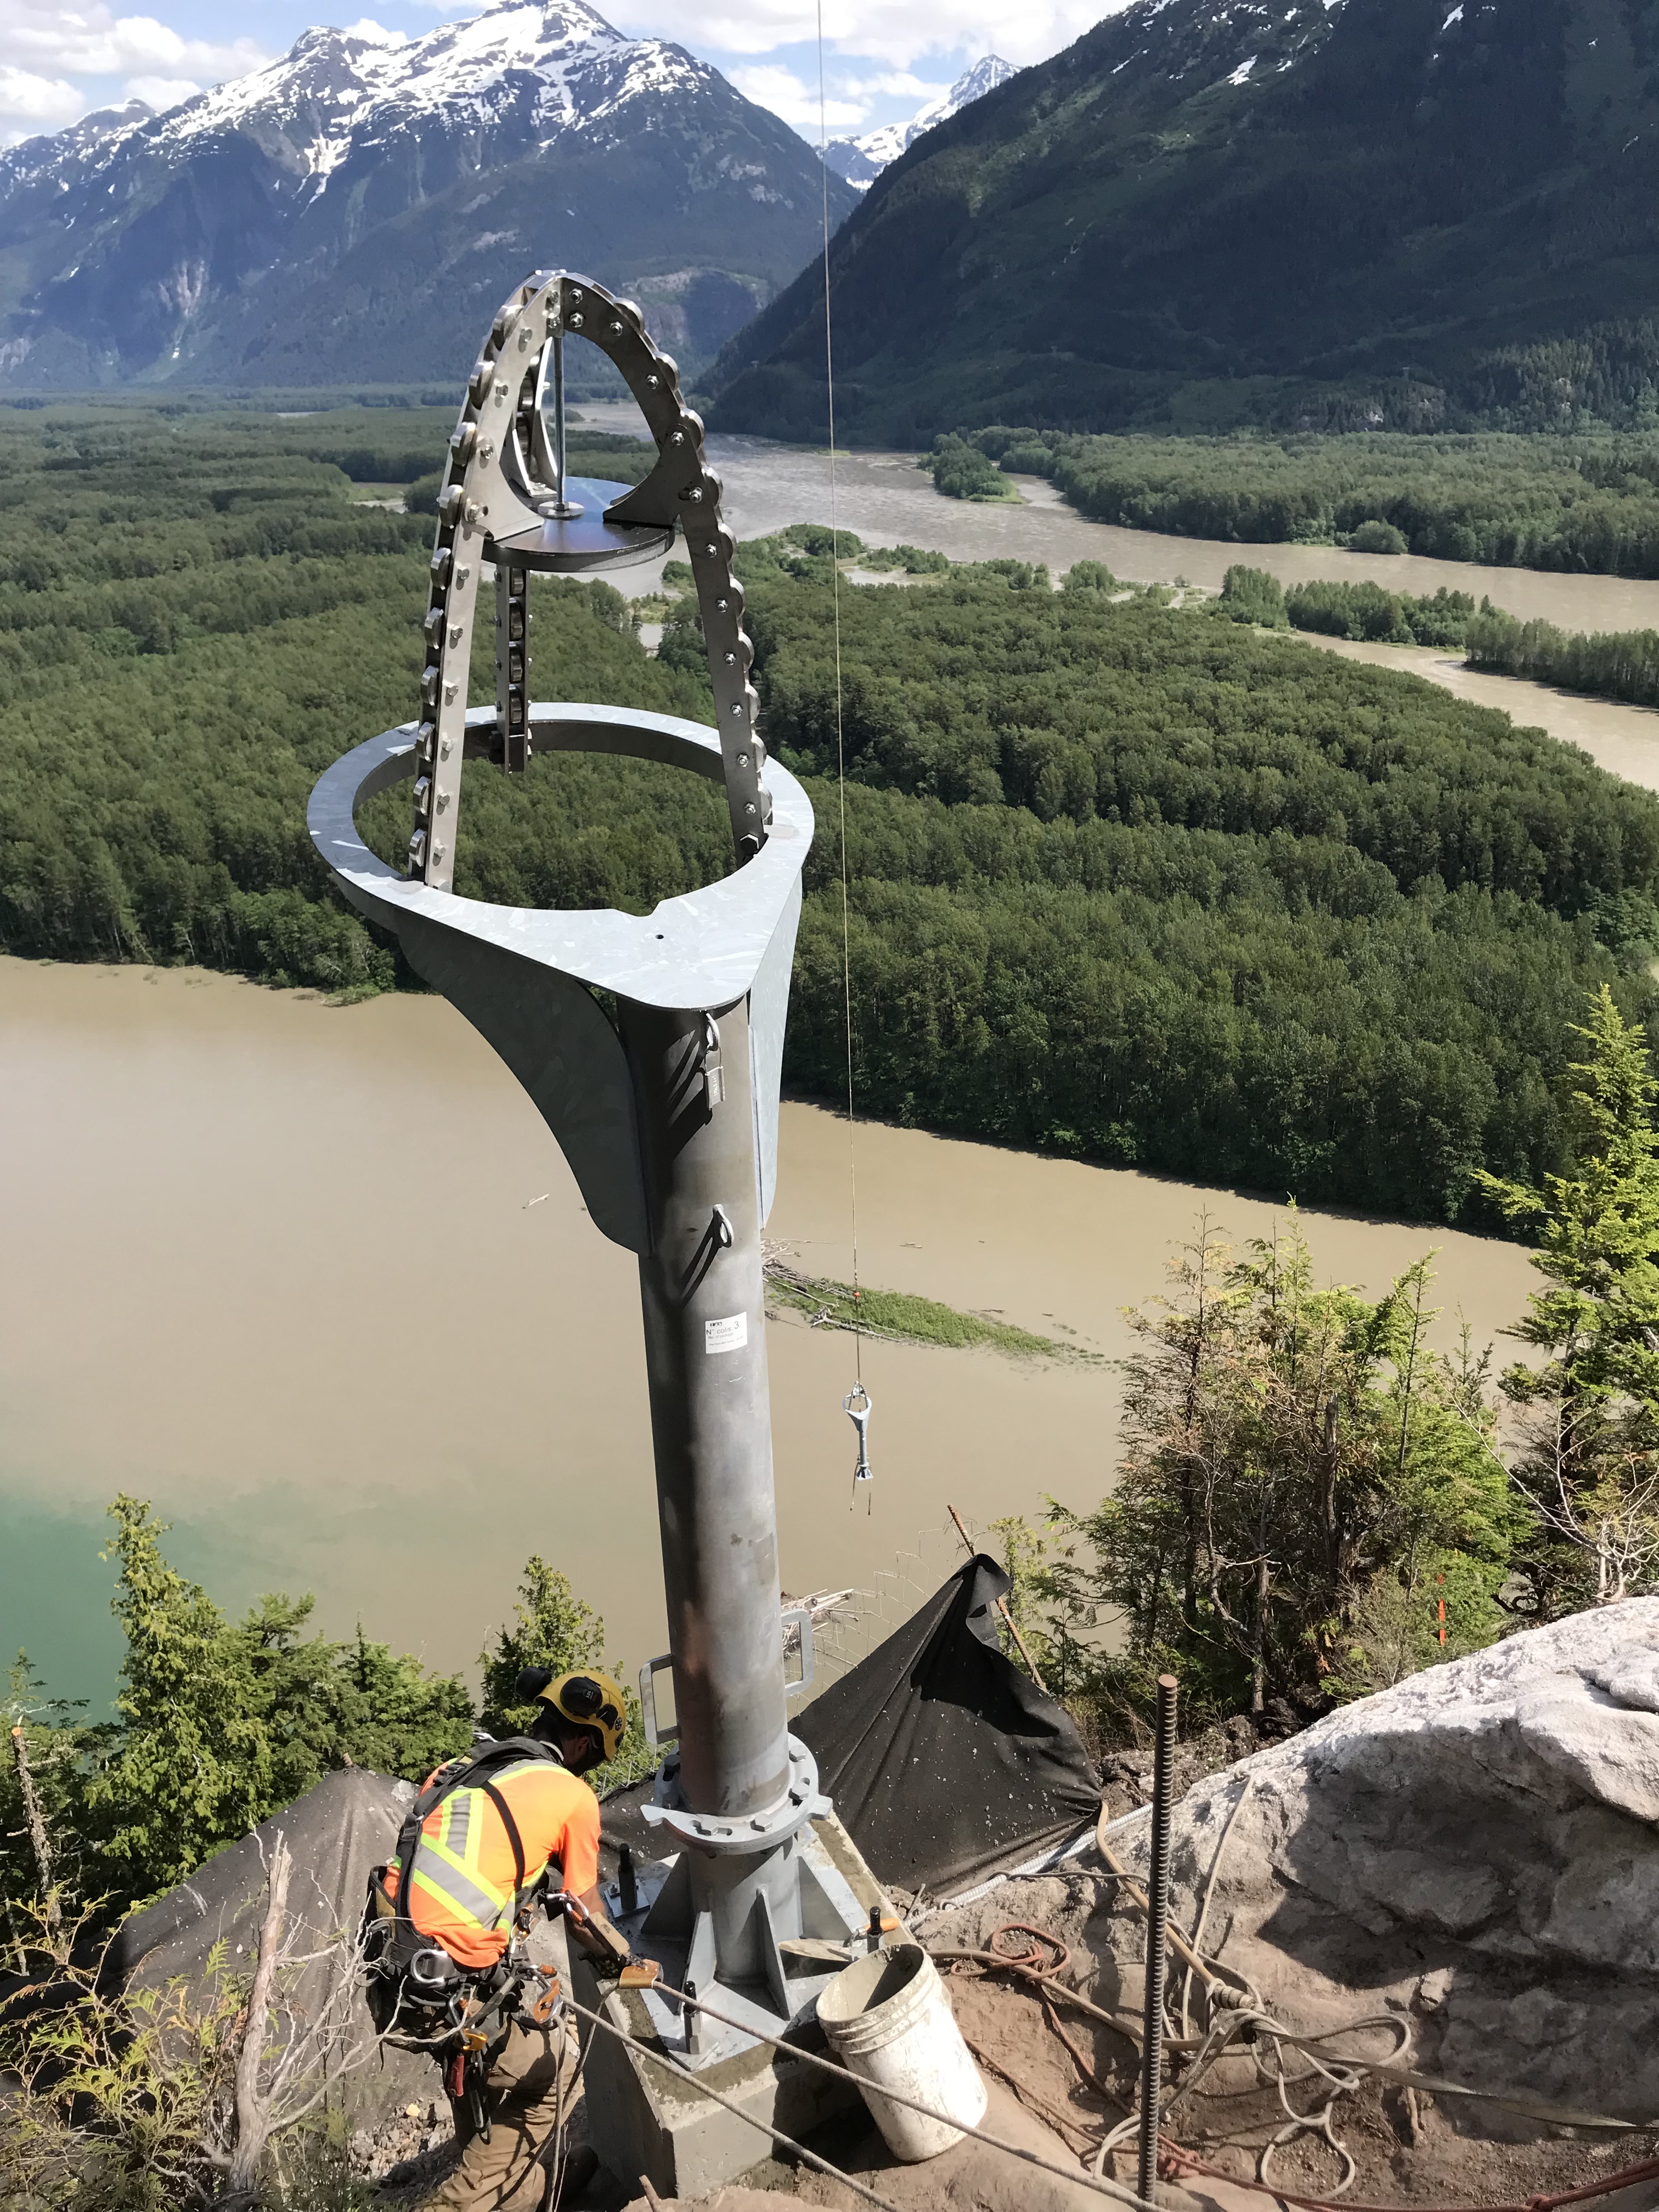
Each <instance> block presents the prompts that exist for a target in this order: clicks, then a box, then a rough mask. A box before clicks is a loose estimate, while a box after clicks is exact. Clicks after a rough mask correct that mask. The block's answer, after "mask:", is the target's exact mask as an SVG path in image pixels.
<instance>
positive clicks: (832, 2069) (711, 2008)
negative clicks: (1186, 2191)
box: [568, 1981, 1158, 2212]
mask: <svg viewBox="0 0 1659 2212" xmlns="http://www.w3.org/2000/svg"><path fill="white" fill-rule="evenodd" d="M656 1988H657V1990H658V1993H659V1995H660V1996H665V1997H673V1998H675V1999H676V2000H677V2001H678V2002H679V2003H680V2004H682V2005H690V2007H691V2008H692V2009H693V2010H694V2011H696V2012H700V2013H703V2014H705V2015H707V2016H708V2019H710V2020H717V2021H720V2024H721V2026H722V2027H734V2028H736V2029H737V2031H738V2033H739V2034H740V2035H746V2036H748V2037H749V2038H750V2039H751V2040H752V2041H753V2042H756V2043H763V2044H766V2045H768V2046H769V2048H770V2049H772V2050H774V2051H781V2052H782V2053H783V2055H784V2057H786V2058H789V2059H793V2060H796V2061H798V2062H799V2063H800V2064H801V2065H803V2066H811V2067H815V2068H816V2069H817V2071H818V2072H819V2073H820V2074H833V2075H835V2076H836V2079H837V2080H838V2081H843V2082H846V2083H848V2084H850V2085H851V2086H852V2087H854V2088H859V2087H860V2084H859V2077H858V2075H856V2074H854V2073H853V2072H852V2071H851V2069H849V2068H848V2067H846V2066H843V2065H841V2064H840V2063H837V2061H836V2060H835V2059H833V2058H823V2057H820V2056H819V2055H818V2053H817V2051H808V2050H805V2048H804V2047H803V2046H802V2045H800V2044H799V2043H788V2042H786V2041H785V2040H784V2039H783V2038H782V2037H781V2036H777V2035H767V2034H765V2033H763V2031H762V2030H761V2029H760V2028H757V2027H751V2026H750V2023H749V2022H748V2021H742V2020H733V2019H732V2015H731V2014H730V2013H724V2012H721V2011H720V2009H719V2008H718V2007H717V2006H715V2005H711V2004H710V2003H709V2002H708V1999H707V1998H706V1997H698V1996H690V1995H689V1994H688V1992H687V1991H686V1990H677V1989H676V1988H675V1987H674V1985H673V1984H672V1983H671V1982H668V1981H659V1982H658V1983H657V1984H656ZM568 2002H569V2003H570V2005H571V2007H572V2008H573V2010H574V2011H576V2012H579V2013H580V2014H581V2016H582V2018H583V2019H584V2020H591V2021H593V2022H594V2023H595V2025H596V2026H597V2027H603V2028H604V2029H605V2031H606V2033H609V2034H611V2035H615V2036H620V2037H621V2038H622V2039H623V2041H624V2042H634V2043H636V2044H637V2045H638V2047H639V2049H640V2050H641V2051H644V2052H645V2053H646V2054H647V2056H648V2057H652V2058H654V2059H655V2060H656V2062H657V2063H658V2064H659V2066H666V2067H667V2068H668V2069H670V2070H671V2072H672V2073H674V2074H676V2075H678V2077H679V2079H680V2080H681V2081H686V2082H690V2083H691V2084H693V2085H694V2086H695V2087H696V2088H698V2089H701V2090H702V2092H703V2093H704V2094H705V2095H706V2096H712V2097H714V2098H716V2100H718V2101H719V2102H720V2103H722V2104H723V2103H724V2102H725V2101H726V2100H725V2099H724V2098H721V2097H720V2093H719V2092H718V2090H714V2089H711V2088H710V2087H709V2086H708V2083H707V2082H706V2081H702V2079H701V2078H700V2077H699V2076H698V2075H696V2074H694V2073H693V2072H692V2071H691V2069H690V2067H688V2066H686V2065H685V2064H684V2063H682V2062H681V2061H680V2060H678V2059H677V2058H674V2057H671V2056H670V2055H669V2054H668V2053H667V2052H665V2051H657V2050H655V2049H653V2046H652V2045H649V2044H647V2043H646V2042H643V2041H642V2040H641V2039H639V2038H638V2037H635V2036H630V2035H629V2033H628V2031H627V2030H626V2029H625V2028H620V2027H617V2025H616V2023H615V2021H610V2020H605V2019H604V2018H602V2017H601V2015H599V2014H598V2013H592V2012H588V2011H586V2009H585V2008H583V2007H582V2006H580V2005H579V2004H578V2003H577V2002H576V2000H575V1999H574V1997H572V1998H570V1999H569V2000H568ZM860 2094H862V2091H861V2090H860ZM877 2094H878V2095H879V2096H881V2097H884V2098H885V2100H887V2102H888V2103H889V2104H890V2105H901V2106H903V2107H904V2109H905V2110H906V2111H907V2112H920V2113H921V2116H922V2118H924V2119H928V2120H938V2121H939V2122H940V2123H941V2124H942V2125H944V2126H945V2127H947V2128H955V2129H956V2130H957V2133H958V2134H960V2135H964V2136H972V2137H973V2139H974V2141H975V2142H981V2143H983V2144H984V2145H985V2146H986V2148H987V2149H989V2150H1000V2151H1002V2152H1005V2153H1006V2155H1007V2156H1008V2157H1010V2158H1013V2159H1018V2160H1019V2162H1020V2164H1021V2165H1022V2166H1035V2167H1036V2169H1037V2171H1038V2172H1041V2173H1051V2174H1053V2175H1054V2178H1055V2179H1056V2180H1060V2181H1069V2182H1071V2183H1073V2185H1075V2186H1076V2187H1077V2188H1079V2189H1086V2190H1087V2191H1089V2192H1090V2193H1091V2195H1092V2196H1096V2197H1110V2198H1111V2199H1112V2200H1113V2201H1114V2203H1118V2204H1123V2205H1127V2206H1128V2207H1130V2208H1131V2212H1158V2207H1157V2205H1156V2204H1153V2203H1150V2202H1149V2201H1148V2199H1147V2198H1146V2197H1137V2196H1136V2194H1135V2192H1134V2191H1133V2189H1131V2188H1129V2187H1128V2186H1127V2184H1125V2183H1123V2182H1121V2181H1112V2180H1109V2179H1107V2178H1106V2177H1105V2176H1103V2175H1098V2174H1092V2173H1091V2172H1089V2171H1088V2169H1087V2167H1086V2166H1061V2165H1060V2164H1058V2163H1057V2161H1056V2160H1054V2159H1052V2158H1044V2157H1043V2156H1042V2153H1041V2152H1040V2151H1035V2150H1029V2149H1027V2148H1024V2146H1023V2145H1021V2144H1019V2143H1011V2142H1007V2141H1006V2139H1005V2138H1004V2137H1003V2136H994V2135H992V2134H991V2132H990V2131H989V2130H988V2129H987V2127H986V2125H985V2124H984V2122H983V2121H982V2120H981V2122H979V2124H977V2125H974V2124H969V2123H965V2122H963V2121H962V2120H959V2119H957V2118H955V2116H954V2115H953V2114H951V2113H950V2112H941V2111H940V2110H939V2106H937V2105H924V2104H923V2103H922V2102H921V2100H920V2099H919V2098H915V2097H907V2096H906V2095H905V2094H904V2093H903V2092H902V2090H899V2089H895V2088H892V2087H889V2086H886V2085H884V2086H883V2087H881V2088H880V2089H879V2090H878V2091H877ZM737 2109H738V2107H736V2106H734V2107H733V2110H737ZM744 2117H745V2118H748V2117H749V2116H748V2115H747V2114H745V2115H744ZM750 2124H751V2125H754V2126H757V2127H761V2128H764V2127H765V2126H766V2123H765V2121H763V2120H758V2121H757V2120H751V2123H750ZM781 2140H783V2141H787V2137H783V2138H781ZM807 2155H808V2156H809V2157H811V2158H812V2159H813V2160H814V2162H815V2163H817V2164H818V2165H820V2166H822V2164H823V2160H818V2159H817V2154H816V2153H812V2152H809V2153H808V2154H807ZM829 2170H830V2171H831V2172H834V2171H835V2169H834V2168H833V2167H832V2168H830V2169H829ZM840 2179H842V2180H843V2181H848V2182H850V2183H851V2185H852V2186H853V2187H854V2188H857V2187H858V2186H859V2184H858V2183H857V2182H854V2181H853V2180H852V2177H851V2176H850V2175H849V2174H842V2175H841V2176H840Z"/></svg>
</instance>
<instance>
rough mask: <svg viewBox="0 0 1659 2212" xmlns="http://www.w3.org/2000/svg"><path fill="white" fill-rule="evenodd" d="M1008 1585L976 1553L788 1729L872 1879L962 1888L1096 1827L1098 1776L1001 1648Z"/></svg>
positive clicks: (913, 1886) (1055, 1711)
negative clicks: (813, 1764) (999, 1608)
mask: <svg viewBox="0 0 1659 2212" xmlns="http://www.w3.org/2000/svg"><path fill="white" fill-rule="evenodd" d="M1009 1586H1010V1585H1009V1580H1008V1577H1007V1576H1006V1574H1005V1573H1004V1572H1003V1571H1002V1569H1001V1568H1000V1566H998V1565H997V1564H996V1562H995V1560H994V1559H987V1557H986V1556H985V1554H984V1553H982V1552H981V1553H977V1554H976V1555H975V1557H974V1558H973V1559H970V1560H969V1561H968V1562H967V1564H966V1565H964V1566H963V1568H962V1569H961V1571H959V1572H958V1573H957V1574H955V1575H953V1576H952V1577H951V1579H950V1581H949V1582H947V1583H945V1585H944V1587H943V1588H942V1589H939V1591H938V1592H936V1594H935V1595H933V1597H932V1598H931V1599H930V1600H929V1601H928V1602H927V1604H926V1605H924V1606H923V1607H921V1611H920V1612H919V1613H915V1615H913V1617H912V1618H911V1619H910V1620H907V1621H906V1622H905V1624H904V1626H902V1628H900V1629H898V1630H897V1631H896V1632H895V1633H894V1634H893V1635H891V1636H890V1637H889V1638H887V1640H886V1642H885V1643H884V1644H879V1645H878V1647H877V1648H876V1650H873V1651H872V1652H871V1654H870V1655H869V1656H868V1657H867V1658H866V1659H864V1660H861V1661H860V1663H859V1664H858V1665H857V1666H856V1667H854V1668H853V1669H852V1670H851V1672H850V1673H848V1674H844V1675H843V1676H842V1679H841V1680H840V1681H838V1682H836V1683H834V1684H833V1685H832V1686H830V1687H829V1689H827V1690H825V1691H824V1692H823V1694H822V1696H820V1697H817V1698H816V1699H813V1701H812V1703H811V1705H808V1706H807V1708H806V1709H805V1711H804V1712H803V1713H802V1714H801V1715H800V1716H799V1719H798V1721H797V1722H796V1723H795V1733H796V1734H797V1735H799V1737H800V1738H801V1739H802V1741H804V1742H805V1744H806V1745H807V1747H808V1748H809V1749H810V1750H811V1752H812V1753H813V1755H814V1757H815V1758H816V1759H817V1762H818V1786H819V1788H820V1789H821V1790H823V1792H824V1794H825V1796H829V1797H832V1798H833V1799H834V1800H835V1804H836V1812H837V1814H839V1815H840V1817H841V1820H842V1823H843V1825H844V1826H846V1827H847V1828H848V1831H849V1832H851V1834H852V1837H853V1839H854V1842H855V1843H856V1844H857V1845H858V1847H859V1849H860V1851H861V1852H862V1853H863V1854H864V1856H865V1857H866V1859H867V1860H868V1862H869V1863H870V1867H871V1869H872V1872H873V1873H874V1874H875V1875H877V1876H878V1879H879V1880H881V1881H891V1882H896V1883H900V1884H902V1886H903V1887H905V1888H907V1889H910V1890H918V1889H921V1888H922V1887H927V1888H928V1889H930V1890H933V1891H934V1892H936V1893H937V1892H939V1891H944V1890H949V1889H961V1888H964V1887H967V1886H968V1885H969V1883H970V1882H972V1881H974V1880H975V1877H982V1876H984V1875H990V1874H993V1873H994V1872H996V1871H997V1870H998V1869H1000V1868H1003V1867H1006V1866H1010V1865H1014V1864H1018V1863H1019V1862H1020V1861H1022V1860H1024V1859H1029V1858H1030V1857H1033V1856H1035V1855H1036V1853H1037V1852H1039V1851H1041V1850H1043V1849H1044V1848H1045V1847H1046V1846H1048V1845H1049V1844H1058V1843H1062V1842H1064V1841H1066V1839H1067V1838H1070V1837H1072V1836H1074V1835H1076V1834H1077V1833H1078V1832H1079V1830H1080V1829H1082V1828H1085V1827H1092V1826H1093V1825H1094V1822H1095V1818H1096V1815H1097V1813H1098V1811H1099V1808H1100V1782H1099V1778H1098V1777H1097V1774H1096V1772H1095V1770H1094V1768H1093V1766H1092V1765H1091V1763H1090V1759H1089V1756H1088V1753H1086V1752H1085V1750H1084V1748H1083V1744H1082V1741H1081V1739H1080V1738H1079V1735H1078V1732H1077V1730H1076V1729H1075V1728H1074V1727H1073V1724H1072V1722H1071V1720H1070V1718H1069V1717H1068V1716H1067V1715H1066V1713H1065V1712H1064V1711H1062V1710H1061V1708H1060V1706H1059V1705H1056V1704H1055V1703H1054V1699H1052V1698H1050V1697H1048V1696H1046V1695H1045V1694H1044V1692H1042V1691H1041V1690H1039V1689H1038V1687H1037V1686H1036V1683H1035V1682H1034V1681H1033V1680H1031V1678H1030V1675H1029V1674H1025V1673H1024V1671H1023V1670H1022V1669H1021V1668H1018V1667H1017V1666H1015V1665H1014V1664H1013V1662H1012V1661H1011V1660H1009V1659H1008V1658H1006V1656H1004V1653H1003V1650H1002V1648H1001V1644H1000V1639H999V1637H998V1632H997V1624H998V1615H997V1612H996V1601H997V1599H998V1598H999V1597H1000V1596H1002V1595H1004V1594H1005V1593H1006V1590H1007V1589H1008V1588H1009Z"/></svg>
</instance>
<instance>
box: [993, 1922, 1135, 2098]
mask: <svg viewBox="0 0 1659 2212" xmlns="http://www.w3.org/2000/svg"><path fill="white" fill-rule="evenodd" d="M1010 1937H1024V1939H1025V1948H1024V1949H1023V1950H1021V1951H1019V1952H1018V1953H1015V1952H1012V1951H1011V1950H1010V1949H1009V1948H1007V1946H1008V1939H1009V1938H1010ZM986 1944H987V1948H988V1950H989V1951H990V1954H991V1955H992V1957H993V1958H994V1959H996V1960H1000V1961H1001V1962H1003V1963H1004V1964H1006V1965H1007V1966H1018V1967H1021V1968H1023V1969H1024V1971H1025V1972H1026V1973H1027V1974H1028V1975H1029V1976H1030V1978H1032V1979H1033V1980H1034V1981H1035V1982H1036V1989H1037V1996H1038V1999H1039V2001H1040V2002H1041V2003H1042V2017H1043V2018H1044V2020H1046V2021H1048V2026H1049V2027H1050V2028H1052V2029H1053V2031H1054V2034H1055V2035H1057V2036H1058V2037H1059V2039H1060V2042H1061V2043H1062V2044H1064V2045H1065V2046H1066V2057H1068V2058H1069V2059H1070V2060H1071V2062H1072V2064H1073V2066H1074V2067H1075V2068H1076V2069H1077V2075H1078V2079H1079V2081H1081V2082H1082V2083H1083V2084H1084V2086H1085V2088H1090V2089H1092V2090H1093V2091H1094V2093H1095V2094H1096V2096H1097V2097H1100V2098H1103V2100H1105V2102H1106V2103H1107V2104H1109V2105H1119V2106H1121V2105H1122V2103H1123V2101H1124V2100H1123V2099H1122V2098H1121V2097H1120V2096H1119V2095H1118V2094H1117V2093H1116V2092H1115V2090H1111V2089H1109V2088H1108V2087H1107V2086H1106V2084H1105V2083H1104V2082H1103V2081H1102V2080H1101V2078H1100V2076H1099V2075H1098V2074H1097V2073H1096V2071H1095V2069H1094V2068H1093V2067H1092V2066H1091V2064H1090V2063H1089V2062H1088V2060H1087V2059H1086V2058H1085V2057H1084V2055H1083V2053H1082V2052H1081V2051H1079V2049H1078V2047H1077V2045H1076V2044H1075V2043H1073V2040H1072V2039H1071V2037H1070V2036H1069V2035H1068V2034H1067V2033H1066V2024H1065V2022H1064V2021H1062V2020H1061V2019H1060V2015H1059V2014H1058V2013H1057V2012H1056V2011H1055V2010H1054V1991H1055V1990H1056V1988H1060V1989H1063V1988H1064V1987H1065V1984H1063V1983H1059V1984H1056V1982H1055V1981H1054V1976H1055V1975H1056V1974H1059V1973H1060V1972H1063V1971H1064V1969H1065V1968H1066V1966H1068V1965H1069V1964H1070V1963H1071V1957H1072V1954H1071V1950H1070V1948H1069V1946H1067V1945H1066V1944H1064V1943H1062V1942H1060V1938H1059V1936H1055V1935H1054V1934H1053V1933H1052V1932H1051V1931H1050V1930H1049V1929H1047V1928H1034V1927H1033V1926H1032V1925H1031V1923H1030V1921H1029V1920H1005V1921H1004V1922H1003V1923H1002V1925H1001V1927H1000V1928H994V1929H992V1930H991V1933H990V1935H989V1936H987V1938H986ZM1049 1951H1052V1952H1053V1953H1054V1956H1053V1958H1051V1959H1047V1960H1045V1957H1044V1954H1045V1953H1046V1952H1049Z"/></svg>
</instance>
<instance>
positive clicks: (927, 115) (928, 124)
mask: <svg viewBox="0 0 1659 2212" xmlns="http://www.w3.org/2000/svg"><path fill="white" fill-rule="evenodd" d="M1016 74H1017V71H1016V70H1015V69H1014V67H1013V64H1012V63H1011V62H1006V61H1004V60H1003V58H1002V57H1001V55H1000V54H986V55H984V56H983V57H982V58H981V59H980V60H979V61H976V62H975V64H974V66H973V67H972V69H970V70H968V71H967V72H966V73H965V74H964V75H963V76H959V77H958V78H957V81H956V82H955V83H954V84H953V85H951V86H949V87H948V88H946V89H945V91H944V92H942V93H940V94H938V95H937V97H936V98H934V99H933V100H929V101H928V103H927V106H926V107H919V108H918V109H917V110H916V112H915V114H914V115H913V116H912V117H911V118H910V119H909V121H908V123H884V124H883V125H881V127H880V129H879V130H877V131H866V133H865V135H864V136H863V137H862V138H832V139H831V140H830V142H829V145H828V146H827V147H826V148H825V149H824V159H825V161H828V163H829V167H831V168H832V169H833V170H834V171H835V173H836V175H837V176H838V177H842V178H844V179H846V181H847V182H848V184H849V185H852V186H853V187H854V190H855V191H868V189H869V187H870V186H871V185H872V184H874V182H875V180H876V179H877V178H878V176H879V175H880V174H881V173H882V171H883V170H884V168H885V167H887V165H888V163H889V162H890V161H897V159H898V157H899V155H901V154H904V153H908V151H909V149H910V148H911V147H912V146H913V145H914V144H915V142H916V140H917V139H918V138H920V137H921V135H922V133H923V131H931V130H932V129H933V126H934V125H936V124H939V123H947V122H949V120H950V118H951V116H953V115H957V114H959V113H960V112H961V111H962V110H963V108H964V107H966V106H969V104H970V103H971V102H972V101H974V100H982V99H983V98H984V96H985V94H987V92H994V91H995V89H996V88H997V87H998V85H1000V84H1006V83H1007V82H1008V80H1009V78H1010V77H1011V76H1015V75H1016Z"/></svg>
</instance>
